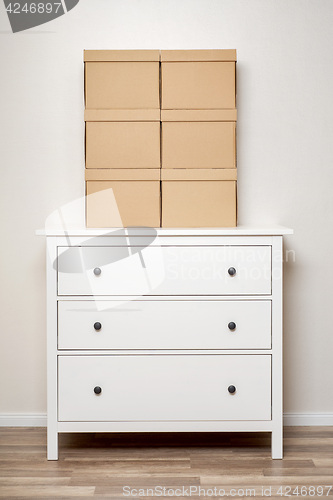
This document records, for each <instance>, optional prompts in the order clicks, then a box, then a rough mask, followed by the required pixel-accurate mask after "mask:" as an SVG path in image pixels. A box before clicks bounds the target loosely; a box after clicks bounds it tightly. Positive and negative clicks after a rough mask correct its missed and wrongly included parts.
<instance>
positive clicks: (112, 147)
mask: <svg viewBox="0 0 333 500" xmlns="http://www.w3.org/2000/svg"><path fill="white" fill-rule="evenodd" d="M85 119H86V120H87V119H88V120H94V121H87V122H86V168H160V121H159V119H160V112H159V110H140V111H139V110H114V111H113V110H86V112H85ZM102 120H104V121H102ZM127 120H132V121H127ZM143 120H147V121H143ZM148 120H151V121H148ZM153 120H155V121H153Z"/></svg>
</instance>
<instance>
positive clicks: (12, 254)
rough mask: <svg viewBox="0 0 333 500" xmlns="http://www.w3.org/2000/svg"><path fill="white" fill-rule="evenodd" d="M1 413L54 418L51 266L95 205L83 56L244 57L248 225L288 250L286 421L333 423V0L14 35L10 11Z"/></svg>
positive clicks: (145, 0)
mask: <svg viewBox="0 0 333 500" xmlns="http://www.w3.org/2000/svg"><path fill="white" fill-rule="evenodd" d="M0 17H1V22H0V51H1V80H0V82H1V83H0V85H1V95H0V99H1V108H0V109H1V120H2V125H1V142H2V145H1V182H0V189H1V203H2V207H1V212H0V213H1V222H2V224H1V225H2V232H1V234H2V245H1V259H0V262H1V274H0V277H1V289H2V291H1V293H2V297H1V350H0V356H1V360H0V380H1V384H0V391H1V394H0V413H1V412H2V413H6V412H7V413H29V412H30V413H43V412H45V410H46V394H45V373H46V367H45V269H44V267H45V258H44V248H45V247H44V245H45V242H44V240H43V239H42V238H40V237H39V238H38V237H36V236H35V235H34V231H35V229H37V228H40V227H43V225H44V220H45V218H46V217H47V215H48V214H49V213H50V212H52V211H53V210H54V209H56V208H58V207H59V206H60V205H62V204H63V203H66V202H69V201H71V200H72V199H74V198H76V197H79V196H81V195H83V192H84V182H83V178H84V171H83V169H84V158H83V131H84V127H83V63H82V51H83V49H84V48H85V49H93V48H96V49H97V48H98V49H110V48H114V49H126V48H134V49H137V48H158V49H159V48H174V49H181V48H237V50H238V64H237V83H238V110H239V122H238V168H239V184H238V194H239V223H241V224H260V223H280V224H284V225H288V226H291V227H293V228H294V229H295V235H294V236H293V237H287V238H286V247H287V248H288V249H295V251H296V262H295V263H293V262H292V263H288V264H287V265H286V273H285V274H286V279H285V411H287V412H310V413H314V412H329V413H333V377H332V351H333V331H332V324H333V318H332V305H331V295H332V294H331V287H332V283H333V272H332V269H333V266H332V263H331V247H332V243H333V238H332V227H333V206H332V204H333V201H332V200H333V196H332V188H333V173H332V172H333V140H332V138H333V125H332V116H333V97H332V88H333V68H332V56H333V30H332V26H333V4H332V0H292V1H290V0H251V1H249V0H98V2H96V0H81V1H80V3H79V4H78V6H77V7H75V8H74V9H73V10H72V11H71V12H70V13H68V14H67V15H65V16H63V17H60V18H59V19H57V20H55V21H53V22H51V23H48V24H46V25H44V26H41V27H39V28H35V29H33V30H29V31H27V32H22V33H17V34H15V35H14V34H12V33H11V32H10V27H9V23H8V20H7V18H6V15H5V11H4V7H3V5H2V4H1V5H0Z"/></svg>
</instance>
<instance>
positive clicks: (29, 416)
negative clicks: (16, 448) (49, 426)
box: [0, 413, 46, 427]
mask: <svg viewBox="0 0 333 500" xmlns="http://www.w3.org/2000/svg"><path fill="white" fill-rule="evenodd" d="M0 427H46V413H0Z"/></svg>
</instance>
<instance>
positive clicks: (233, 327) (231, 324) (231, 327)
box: [228, 321, 236, 331]
mask: <svg viewBox="0 0 333 500" xmlns="http://www.w3.org/2000/svg"><path fill="white" fill-rule="evenodd" d="M228 328H229V330H231V331H233V330H236V323H234V322H233V321H230V323H228Z"/></svg>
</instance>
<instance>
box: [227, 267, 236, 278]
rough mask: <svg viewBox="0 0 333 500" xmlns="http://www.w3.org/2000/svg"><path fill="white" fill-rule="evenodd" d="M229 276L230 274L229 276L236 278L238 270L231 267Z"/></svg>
mask: <svg viewBox="0 0 333 500" xmlns="http://www.w3.org/2000/svg"><path fill="white" fill-rule="evenodd" d="M228 274H229V276H235V274H236V269H235V268H234V267H229V269H228Z"/></svg>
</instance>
